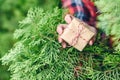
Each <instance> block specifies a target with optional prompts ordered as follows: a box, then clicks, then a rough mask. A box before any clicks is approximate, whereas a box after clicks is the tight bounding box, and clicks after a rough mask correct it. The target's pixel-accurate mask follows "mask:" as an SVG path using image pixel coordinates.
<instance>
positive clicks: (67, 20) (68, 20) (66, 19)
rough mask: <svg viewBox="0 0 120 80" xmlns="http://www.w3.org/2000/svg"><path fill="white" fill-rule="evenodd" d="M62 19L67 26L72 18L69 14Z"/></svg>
mask: <svg viewBox="0 0 120 80" xmlns="http://www.w3.org/2000/svg"><path fill="white" fill-rule="evenodd" d="M64 19H65V21H66V23H68V24H69V23H71V21H72V16H71V15H70V14H67V15H66V16H65V18H64Z"/></svg>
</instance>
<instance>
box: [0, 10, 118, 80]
mask: <svg viewBox="0 0 120 80" xmlns="http://www.w3.org/2000/svg"><path fill="white" fill-rule="evenodd" d="M63 22H64V21H62V10H59V9H57V8H55V9H54V11H44V10H42V9H40V8H31V9H30V10H29V11H28V15H27V17H26V18H25V19H24V20H23V21H20V24H19V29H17V30H16V31H15V33H14V38H15V39H18V42H17V43H16V44H15V45H14V47H13V48H12V49H11V50H10V51H9V53H8V54H6V55H5V56H4V57H3V58H2V62H3V64H10V67H9V70H10V71H11V72H12V75H11V80H77V79H78V80H87V79H92V80H100V79H101V80H104V79H106V80H113V78H114V80H118V79H119V78H120V73H119V61H120V60H119V55H118V53H113V52H112V51H111V50H109V48H108V47H107V46H105V45H104V44H106V42H105V41H106V40H105V41H101V42H100V40H101V38H100V33H99V34H98V37H97V41H96V43H95V44H94V46H87V47H86V48H85V50H84V51H83V52H79V51H77V50H76V49H74V48H73V47H71V48H66V49H62V47H61V45H60V44H59V43H58V41H57V33H56V26H57V25H58V24H59V23H63ZM109 55H111V57H112V55H114V56H115V57H118V58H115V59H117V60H113V59H111V57H110V56H109ZM77 67H78V68H79V70H76V69H77ZM75 76H76V77H75Z"/></svg>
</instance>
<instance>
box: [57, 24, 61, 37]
mask: <svg viewBox="0 0 120 80" xmlns="http://www.w3.org/2000/svg"><path fill="white" fill-rule="evenodd" d="M60 26H61V25H59V26H58V27H57V32H58V34H60V35H61V34H62V28H61V27H60Z"/></svg>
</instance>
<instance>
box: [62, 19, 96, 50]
mask: <svg viewBox="0 0 120 80" xmlns="http://www.w3.org/2000/svg"><path fill="white" fill-rule="evenodd" d="M88 26H89V25H87V24H86V23H84V22H83V21H81V20H79V19H77V18H74V19H73V20H72V22H71V23H70V24H69V25H68V27H67V28H66V29H65V30H64V32H63V34H62V35H61V38H62V39H63V40H65V41H66V42H67V43H68V44H69V45H72V46H73V47H75V48H76V49H78V50H79V51H82V50H83V49H84V48H85V46H86V45H87V44H88V42H89V40H90V39H91V38H92V37H93V36H94V34H95V33H94V32H92V31H91V30H90V29H89V27H88ZM76 35H77V37H75V36H76Z"/></svg>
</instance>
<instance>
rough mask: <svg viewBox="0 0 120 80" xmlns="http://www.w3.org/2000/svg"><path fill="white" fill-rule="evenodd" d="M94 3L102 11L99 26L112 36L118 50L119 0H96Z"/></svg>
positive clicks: (119, 30) (119, 32)
mask: <svg viewBox="0 0 120 80" xmlns="http://www.w3.org/2000/svg"><path fill="white" fill-rule="evenodd" d="M96 4H97V5H98V7H99V9H100V11H101V13H102V14H101V15H100V16H99V20H100V22H99V24H98V26H99V28H101V29H102V30H104V32H105V33H106V34H107V35H108V36H111V37H112V40H113V41H114V47H115V49H116V50H119V51H120V14H119V13H120V5H119V4H120V0H115V1H113V0H98V1H96Z"/></svg>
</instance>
